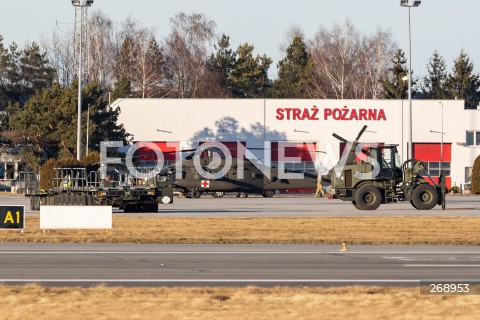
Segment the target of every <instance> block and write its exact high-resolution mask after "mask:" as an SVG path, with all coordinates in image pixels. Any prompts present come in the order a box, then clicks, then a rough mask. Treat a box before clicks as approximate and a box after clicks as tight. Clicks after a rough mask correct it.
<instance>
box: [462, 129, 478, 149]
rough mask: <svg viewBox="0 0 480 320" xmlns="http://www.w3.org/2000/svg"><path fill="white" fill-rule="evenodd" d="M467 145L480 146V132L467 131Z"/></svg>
mask: <svg viewBox="0 0 480 320" xmlns="http://www.w3.org/2000/svg"><path fill="white" fill-rule="evenodd" d="M465 145H466V146H480V131H467V134H466V138H465Z"/></svg>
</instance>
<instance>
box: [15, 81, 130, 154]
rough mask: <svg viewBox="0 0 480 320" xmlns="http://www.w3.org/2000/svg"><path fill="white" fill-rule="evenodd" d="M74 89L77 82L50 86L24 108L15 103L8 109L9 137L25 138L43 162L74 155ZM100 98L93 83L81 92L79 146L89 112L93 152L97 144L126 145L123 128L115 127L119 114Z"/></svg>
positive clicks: (75, 112) (30, 100) (101, 96)
mask: <svg viewBox="0 0 480 320" xmlns="http://www.w3.org/2000/svg"><path fill="white" fill-rule="evenodd" d="M77 88H78V85H77V82H74V83H73V84H72V85H71V86H70V87H68V88H62V87H61V86H60V85H58V84H53V85H52V87H51V88H45V89H42V90H41V91H37V92H36V93H35V95H34V96H33V97H32V98H30V99H29V100H28V101H27V102H26V103H25V105H24V106H23V107H20V105H19V104H18V103H17V104H15V105H10V106H9V108H8V112H9V114H10V117H9V127H10V128H11V130H12V133H13V134H16V135H17V136H20V137H24V139H25V140H26V141H28V142H29V144H30V145H31V149H32V150H34V151H35V152H36V154H38V155H40V156H41V158H42V159H46V158H50V157H53V158H56V157H57V156H58V155H59V154H60V153H63V154H69V153H73V152H74V151H75V146H76V142H77V140H76V139H77V138H76V136H77ZM103 96H104V94H103V92H102V91H101V90H100V88H99V87H98V85H97V84H96V83H94V82H90V83H88V84H87V86H86V87H85V88H84V89H83V110H82V124H83V126H82V131H83V132H82V137H83V140H84V141H83V142H82V145H83V146H85V140H86V139H85V137H86V129H87V112H89V114H90V122H89V147H90V149H94V150H99V143H100V141H125V139H126V137H127V136H128V135H127V134H126V132H125V129H124V128H123V126H122V125H118V124H117V118H118V114H119V111H118V110H112V109H111V108H109V107H108V103H107V102H105V101H103ZM87 106H88V108H87Z"/></svg>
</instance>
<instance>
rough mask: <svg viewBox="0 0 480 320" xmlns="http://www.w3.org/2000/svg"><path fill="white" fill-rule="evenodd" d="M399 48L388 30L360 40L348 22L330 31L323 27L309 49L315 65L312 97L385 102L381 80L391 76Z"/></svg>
mask: <svg viewBox="0 0 480 320" xmlns="http://www.w3.org/2000/svg"><path fill="white" fill-rule="evenodd" d="M396 48H397V45H396V43H395V42H394V41H393V40H392V35H391V32H390V31H388V30H387V31H385V30H382V29H378V30H377V32H376V33H375V34H373V35H372V36H364V37H361V36H360V34H359V32H358V31H357V30H356V29H355V27H354V26H353V25H352V24H351V23H350V22H349V21H347V22H346V23H345V24H344V25H343V26H339V25H336V26H334V27H333V28H332V29H331V30H328V29H326V28H324V27H321V28H320V30H319V31H318V32H317V34H316V35H315V37H314V39H313V40H312V41H310V43H309V47H308V50H309V53H310V55H311V57H312V61H313V65H314V72H313V74H311V75H310V78H311V79H310V89H311V90H310V96H311V97H315V98H335V99H378V98H382V94H383V90H382V86H381V83H380V80H381V79H383V78H384V77H385V75H386V74H387V73H388V69H389V66H390V63H391V60H392V58H393V56H394V54H395V51H396Z"/></svg>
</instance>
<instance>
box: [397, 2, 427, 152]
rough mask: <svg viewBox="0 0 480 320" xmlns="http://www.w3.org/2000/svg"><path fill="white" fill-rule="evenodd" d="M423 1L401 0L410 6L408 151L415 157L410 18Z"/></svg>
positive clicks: (410, 25)
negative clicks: (411, 13) (413, 8)
mask: <svg viewBox="0 0 480 320" xmlns="http://www.w3.org/2000/svg"><path fill="white" fill-rule="evenodd" d="M421 2H422V1H420V0H414V1H413V2H412V1H411V0H400V6H402V7H408V43H409V58H408V62H409V63H408V105H409V109H410V110H409V113H410V116H409V127H410V128H409V130H408V153H409V157H410V158H413V125H412V123H413V121H412V118H413V117H412V24H411V18H410V8H411V7H418V6H419V5H420V3H421Z"/></svg>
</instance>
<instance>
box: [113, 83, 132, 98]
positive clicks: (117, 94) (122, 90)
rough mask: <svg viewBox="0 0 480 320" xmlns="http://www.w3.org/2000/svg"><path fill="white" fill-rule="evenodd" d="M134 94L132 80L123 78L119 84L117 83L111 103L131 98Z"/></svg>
mask: <svg viewBox="0 0 480 320" xmlns="http://www.w3.org/2000/svg"><path fill="white" fill-rule="evenodd" d="M131 93H132V87H131V84H130V80H128V78H127V77H123V78H121V79H120V80H118V81H117V82H115V85H114V89H113V92H112V95H111V97H110V100H111V102H113V101H115V100H117V99H120V98H126V97H129V96H130V95H131Z"/></svg>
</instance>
